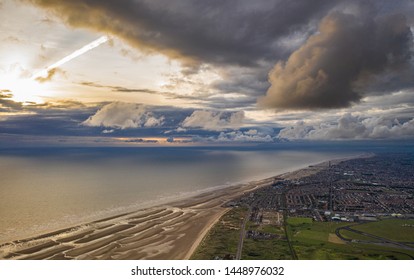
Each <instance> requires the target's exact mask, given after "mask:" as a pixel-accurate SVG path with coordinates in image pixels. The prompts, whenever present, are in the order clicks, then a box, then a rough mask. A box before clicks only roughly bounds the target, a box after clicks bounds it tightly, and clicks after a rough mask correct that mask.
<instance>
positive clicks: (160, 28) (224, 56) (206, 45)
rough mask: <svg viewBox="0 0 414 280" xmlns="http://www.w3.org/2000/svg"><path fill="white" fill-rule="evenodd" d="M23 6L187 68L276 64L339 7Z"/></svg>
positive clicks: (85, 0) (264, 2)
mask: <svg viewBox="0 0 414 280" xmlns="http://www.w3.org/2000/svg"><path fill="white" fill-rule="evenodd" d="M26 1H27V2H30V3H32V4H34V5H36V6H38V7H41V8H43V9H46V10H48V11H50V12H52V13H53V14H55V15H56V16H57V17H58V18H59V19H61V20H63V21H65V23H66V24H68V25H70V26H72V27H75V28H87V29H90V30H94V31H98V32H104V33H107V34H111V35H114V36H117V37H119V38H121V39H123V40H124V41H126V42H128V43H129V44H130V45H132V46H135V47H138V48H140V49H143V50H147V51H157V52H161V53H163V54H165V55H167V56H169V57H171V58H179V59H181V60H183V61H186V62H190V61H192V62H194V61H204V62H208V63H216V64H222V63H231V64H237V65H253V64H256V63H257V62H258V61H259V60H267V59H272V60H273V59H274V58H275V56H276V58H277V57H278V56H280V55H281V53H279V52H277V49H278V48H279V47H280V46H278V44H277V43H278V41H280V40H282V39H284V38H285V37H286V36H288V35H289V32H290V31H292V30H293V29H294V30H299V31H300V30H301V29H306V28H307V27H308V25H309V22H311V21H312V20H313V19H314V18H317V17H319V16H320V14H321V13H322V14H323V13H325V12H326V10H328V9H330V8H331V7H332V6H333V5H334V4H335V3H336V2H337V1H332V0H314V1H311V2H310V1H291V0H278V1H268V0H257V1H249V0H242V1H240V0H227V1H192V0H170V1H168V5H166V4H165V1H164V0H152V1H145V0H124V1H118V0H100V1H96V0H71V1H66V0H56V1H49V0H26ZM229 11H231V12H230V13H229ZM189 23H190V24H189ZM258 30H260V32H258Z"/></svg>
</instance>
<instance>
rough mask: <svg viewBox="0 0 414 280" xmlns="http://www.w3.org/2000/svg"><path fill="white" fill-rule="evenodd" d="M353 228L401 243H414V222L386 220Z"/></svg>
mask: <svg viewBox="0 0 414 280" xmlns="http://www.w3.org/2000/svg"><path fill="white" fill-rule="evenodd" d="M352 228H354V229H357V230H360V231H363V232H366V233H370V234H373V235H377V236H380V237H383V238H387V239H391V240H394V241H399V242H414V220H408V219H386V220H381V221H378V222H372V223H366V224H360V225H356V226H353V227H352Z"/></svg>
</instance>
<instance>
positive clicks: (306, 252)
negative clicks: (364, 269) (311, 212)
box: [192, 208, 414, 260]
mask: <svg viewBox="0 0 414 280" xmlns="http://www.w3.org/2000/svg"><path fill="white" fill-rule="evenodd" d="M246 214H247V209H245V208H234V209H232V210H230V211H229V212H228V213H227V214H226V215H224V216H223V217H222V219H221V220H220V221H219V222H218V223H217V224H216V225H215V226H214V227H213V228H212V230H211V231H210V232H209V233H208V235H207V236H206V238H205V239H204V240H203V242H202V244H201V245H200V246H199V248H198V249H197V250H196V252H195V253H194V255H193V256H192V259H214V258H216V257H219V258H226V257H231V256H235V255H236V251H237V244H238V240H239V236H240V225H241V221H242V219H243V218H244V217H245V216H246ZM410 225H414V220H406V219H405V220H404V219H384V220H381V221H378V222H370V223H365V224H357V223H344V222H315V221H312V219H310V218H302V217H289V218H288V219H287V226H286V230H287V234H288V237H289V240H290V241H291V244H292V246H293V249H294V251H295V252H296V255H297V257H298V259H304V260H308V259H309V260H314V259H316V260H342V259H345V260H346V259H363V260H387V259H414V250H406V249H401V248H398V247H396V246H393V247H390V246H383V245H378V244H369V243H367V244H364V243H362V242H367V241H375V242H378V240H377V239H374V238H370V237H366V236H364V235H361V234H358V233H354V232H351V231H348V230H346V229H343V230H341V231H340V232H341V234H342V235H343V236H344V237H346V238H349V239H354V240H356V241H358V242H349V243H346V242H344V241H342V240H341V239H340V238H339V237H337V236H336V234H335V231H336V229H337V228H340V227H345V226H351V227H352V228H354V229H357V230H360V231H364V232H367V233H370V234H373V235H376V236H380V237H383V238H386V239H391V240H394V241H397V242H414V227H413V226H410ZM246 229H247V230H254V231H258V232H267V233H272V234H276V235H278V237H277V238H274V239H270V240H254V239H248V238H245V239H244V246H243V252H242V259H257V260H265V259H284V260H286V259H291V258H292V254H291V252H290V250H289V246H288V242H287V239H286V236H285V232H284V229H283V227H278V226H273V225H263V224H262V225H257V224H255V223H253V222H248V223H247V225H246ZM407 245H410V246H411V245H412V244H407Z"/></svg>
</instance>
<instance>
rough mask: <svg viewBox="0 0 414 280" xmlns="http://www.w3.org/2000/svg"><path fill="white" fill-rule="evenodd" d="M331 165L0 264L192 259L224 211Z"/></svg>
mask: <svg viewBox="0 0 414 280" xmlns="http://www.w3.org/2000/svg"><path fill="white" fill-rule="evenodd" d="M327 166H328V165H327V164H326V163H323V164H319V165H316V167H315V166H313V167H309V168H305V169H301V170H299V171H294V172H290V173H286V174H282V175H280V176H275V177H271V178H267V179H264V180H259V181H254V182H250V183H247V184H239V185H235V186H231V187H226V188H223V189H218V190H215V191H213V192H209V193H204V194H200V195H197V196H195V197H191V198H186V199H184V200H180V201H175V202H171V203H169V204H167V205H162V206H155V207H151V208H147V209H142V210H137V211H135V212H131V213H126V214H122V215H117V216H113V217H108V218H105V219H101V220H98V221H94V222H91V223H86V224H82V225H79V226H75V227H70V228H66V229H62V230H59V231H55V232H51V233H47V234H43V235H40V236H37V237H33V238H28V239H22V240H16V241H13V242H8V243H5V244H2V245H0V259H31V260H35V259H62V260H67V259H88V260H93V259H107V260H113V259H114V260H115V259H162V260H168V259H188V258H190V256H191V254H192V253H193V252H194V250H195V249H196V248H197V246H198V244H199V243H200V242H201V241H202V239H203V237H204V236H205V235H206V234H207V232H208V230H209V229H210V228H211V227H212V226H213V225H214V224H215V223H216V222H217V221H218V220H219V218H220V217H221V216H222V215H223V214H224V213H225V212H226V211H228V209H229V208H226V207H224V205H225V204H226V203H227V202H229V201H230V200H232V199H234V198H236V197H238V196H241V195H243V194H244V193H246V192H250V191H252V190H254V189H257V188H261V187H265V186H269V185H271V184H272V183H273V182H274V179H275V178H280V177H282V178H285V179H298V178H300V177H303V176H307V175H309V174H311V173H313V172H317V171H318V170H321V169H322V168H326V167H327Z"/></svg>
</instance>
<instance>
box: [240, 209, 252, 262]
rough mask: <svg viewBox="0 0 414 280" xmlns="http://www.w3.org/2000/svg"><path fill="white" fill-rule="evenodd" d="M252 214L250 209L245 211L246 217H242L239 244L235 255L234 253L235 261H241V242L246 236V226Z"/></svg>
mask: <svg viewBox="0 0 414 280" xmlns="http://www.w3.org/2000/svg"><path fill="white" fill-rule="evenodd" d="M251 213H252V210H251V208H249V210H248V211H247V214H246V217H244V219H243V222H242V224H241V227H240V237H239V244H238V245H237V253H236V260H241V256H242V252H243V242H244V237H245V236H246V224H247V222H248V221H249V219H250V215H251Z"/></svg>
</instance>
